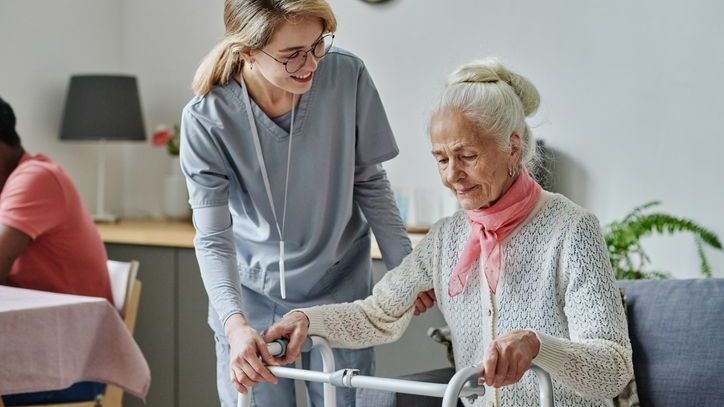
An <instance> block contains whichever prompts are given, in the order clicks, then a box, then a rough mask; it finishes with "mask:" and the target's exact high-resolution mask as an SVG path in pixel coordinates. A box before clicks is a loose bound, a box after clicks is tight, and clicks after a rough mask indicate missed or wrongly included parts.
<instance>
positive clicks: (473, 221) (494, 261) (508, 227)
mask: <svg viewBox="0 0 724 407" xmlns="http://www.w3.org/2000/svg"><path fill="white" fill-rule="evenodd" d="M540 194H541V187H540V185H538V183H537V182H535V180H534V179H533V178H532V177H531V176H530V175H529V174H528V171H526V170H525V169H524V170H522V171H521V173H520V175H519V176H518V179H516V180H515V182H513V185H512V186H511V187H510V188H509V189H508V191H506V192H505V193H504V194H503V196H502V198H500V199H499V200H498V202H496V203H495V204H493V206H491V207H489V208H485V209H473V210H469V211H467V216H468V223H469V224H470V227H471V228H472V231H471V232H470V237H468V241H467V243H465V248H464V249H463V254H462V255H461V256H460V260H458V263H457V265H456V266H455V270H454V271H453V273H452V276H451V277H450V282H449V283H448V287H447V292H448V295H450V296H451V297H455V296H456V295H458V294H460V293H462V292H463V291H464V290H465V284H466V283H467V280H468V275H469V274H470V271H471V270H472V268H473V267H472V266H473V265H474V264H475V261H476V260H477V259H478V258H479V257H480V254H481V252H482V254H483V258H484V260H485V277H486V278H487V280H488V287H490V291H492V293H493V294H495V290H496V288H497V286H498V280H499V279H500V274H501V262H500V261H501V259H500V242H502V241H503V240H505V238H506V237H508V236H509V235H510V234H511V233H512V232H513V230H515V228H516V227H517V226H518V225H520V223H521V222H523V220H525V218H527V217H528V215H529V214H530V212H531V211H532V210H533V208H534V207H535V205H536V203H537V202H538V198H540ZM481 266H482V264H481Z"/></svg>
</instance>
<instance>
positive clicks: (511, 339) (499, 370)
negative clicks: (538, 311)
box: [478, 330, 540, 388]
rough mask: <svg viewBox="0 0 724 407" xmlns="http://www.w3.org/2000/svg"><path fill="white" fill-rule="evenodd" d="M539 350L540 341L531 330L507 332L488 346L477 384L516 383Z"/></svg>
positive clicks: (504, 384) (499, 384) (493, 385)
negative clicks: (482, 369) (481, 375)
mask: <svg viewBox="0 0 724 407" xmlns="http://www.w3.org/2000/svg"><path fill="white" fill-rule="evenodd" d="M539 351H540V341H539V340H538V337H537V336H536V334H535V333H534V332H533V331H529V330H517V331H511V332H508V333H507V334H505V335H503V336H501V337H500V338H497V339H496V340H494V341H492V342H491V343H490V345H489V346H488V350H487V351H486V352H485V359H484V361H483V368H484V375H483V377H481V378H480V379H479V380H478V384H487V385H488V386H492V387H495V388H498V387H502V386H508V385H511V384H513V383H517V382H518V381H519V380H520V379H521V378H522V377H523V374H525V372H526V371H527V370H528V369H529V368H530V365H531V362H532V361H533V358H535V357H536V356H538V352H539Z"/></svg>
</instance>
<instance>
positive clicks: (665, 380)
mask: <svg viewBox="0 0 724 407" xmlns="http://www.w3.org/2000/svg"><path fill="white" fill-rule="evenodd" d="M618 285H619V286H620V287H622V288H623V289H624V290H625V293H626V302H627V304H628V312H629V315H628V321H629V335H630V337H631V346H632V348H633V362H634V372H635V375H636V381H637V382H638V391H639V397H640V399H641V405H643V406H656V407H667V406H704V405H707V406H714V405H716V406H721V405H724V386H722V383H724V318H723V317H722V314H724V279H696V280H674V279H672V280H639V281H623V280H622V281H619V282H618Z"/></svg>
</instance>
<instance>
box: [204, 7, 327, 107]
mask: <svg viewBox="0 0 724 407" xmlns="http://www.w3.org/2000/svg"><path fill="white" fill-rule="evenodd" d="M294 17H317V18H319V19H320V20H321V21H322V25H323V27H324V32H334V31H336V30H337V20H336V18H335V17H334V13H333V12H332V9H331V8H330V7H329V4H327V2H326V1H324V0H226V1H225V2H224V27H225V33H224V38H223V39H222V40H221V42H219V43H218V44H217V45H216V46H215V47H214V48H213V49H212V50H211V52H209V54H208V55H207V56H206V57H205V58H204V60H203V61H202V62H201V65H199V67H198V69H197V70H196V74H195V75H194V80H193V83H192V86H191V87H192V88H193V90H194V92H195V93H196V94H197V95H205V94H207V93H209V91H210V90H211V88H213V87H214V86H216V85H224V84H226V83H228V82H229V81H230V80H231V79H232V78H233V76H234V75H236V74H238V73H239V71H240V70H241V67H242V66H243V59H242V56H241V54H242V53H244V52H250V51H255V50H259V49H262V48H263V47H265V46H266V45H267V44H268V43H269V41H271V39H272V36H273V35H274V32H275V31H276V29H277V28H278V27H279V26H280V25H281V24H282V23H284V22H285V21H287V20H289V19H290V18H294Z"/></svg>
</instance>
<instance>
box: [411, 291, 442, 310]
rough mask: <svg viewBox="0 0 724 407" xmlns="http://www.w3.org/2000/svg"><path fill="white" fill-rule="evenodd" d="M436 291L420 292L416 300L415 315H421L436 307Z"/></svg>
mask: <svg viewBox="0 0 724 407" xmlns="http://www.w3.org/2000/svg"><path fill="white" fill-rule="evenodd" d="M436 300H437V298H435V290H434V289H429V290H427V291H420V293H419V294H418V295H417V299H416V300H415V315H420V314H422V313H424V312H425V311H427V310H428V309H430V308H432V307H433V306H434V305H435V301H436Z"/></svg>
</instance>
